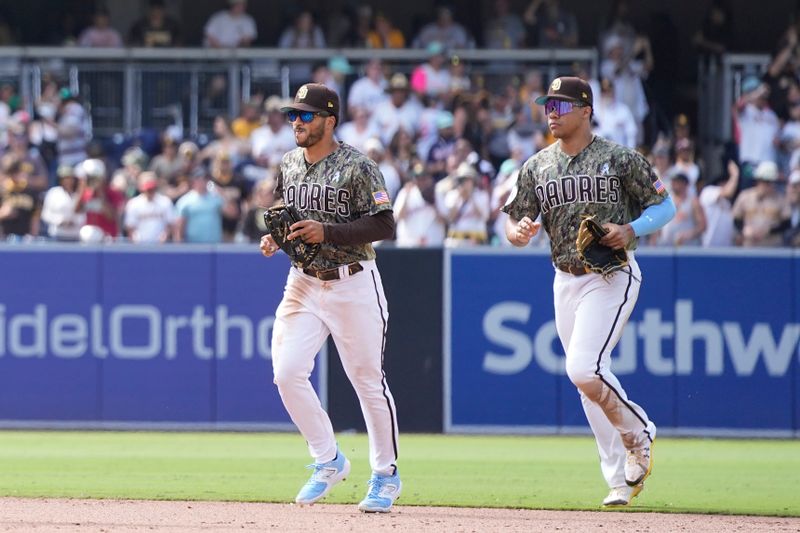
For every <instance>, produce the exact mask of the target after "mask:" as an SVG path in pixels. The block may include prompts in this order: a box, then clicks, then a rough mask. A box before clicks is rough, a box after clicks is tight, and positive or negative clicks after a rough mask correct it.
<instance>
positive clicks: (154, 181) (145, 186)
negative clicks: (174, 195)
mask: <svg viewBox="0 0 800 533" xmlns="http://www.w3.org/2000/svg"><path fill="white" fill-rule="evenodd" d="M156 188H158V178H157V177H156V174H155V172H149V171H148V172H142V173H141V174H139V190H140V191H142V192H145V191H152V190H153V189H156Z"/></svg>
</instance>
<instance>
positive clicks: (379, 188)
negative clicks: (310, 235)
mask: <svg viewBox="0 0 800 533" xmlns="http://www.w3.org/2000/svg"><path fill="white" fill-rule="evenodd" d="M275 196H276V197H278V196H280V197H282V198H283V201H284V202H285V203H286V205H293V206H295V207H296V208H297V209H298V210H299V211H300V214H301V215H302V216H303V217H304V218H308V219H311V220H317V221H319V222H322V223H323V224H330V223H334V224H341V223H344V222H351V221H353V220H356V219H358V218H361V217H363V216H369V215H374V214H376V213H379V212H380V211H384V210H386V209H392V203H391V200H390V199H389V195H388V194H387V192H386V185H385V184H384V182H383V175H382V174H381V171H380V170H378V165H377V164H376V163H375V162H374V161H373V160H371V159H369V158H368V157H367V156H365V155H364V154H362V153H361V152H359V151H358V150H356V149H355V148H353V147H352V146H350V145H348V144H345V143H340V146H339V149H338V150H336V151H334V152H333V153H331V154H330V155H328V156H327V157H325V158H324V159H322V160H321V161H317V162H316V163H314V164H313V165H310V166H309V165H308V164H307V163H306V160H305V156H304V155H303V149H302V148H299V147H298V148H295V149H294V150H292V151H290V152H287V153H286V155H284V156H283V160H282V161H281V165H280V168H279V171H278V178H277V185H276V187H275ZM370 259H375V250H374V249H373V248H372V243H364V244H358V245H346V246H343V245H338V244H332V243H328V242H323V243H322V248H321V249H320V252H319V254H318V255H317V257H316V258H315V259H314V262H313V263H312V264H311V268H314V269H319V270H326V269H329V268H336V267H338V266H341V265H345V264H347V263H352V262H354V261H365V260H370Z"/></svg>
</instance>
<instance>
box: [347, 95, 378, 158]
mask: <svg viewBox="0 0 800 533" xmlns="http://www.w3.org/2000/svg"><path fill="white" fill-rule="evenodd" d="M350 117H351V119H352V120H349V121H347V122H345V123H344V124H342V125H341V126H339V127H338V128H336V136H337V137H338V138H339V139H340V140H341V141H344V142H346V143H347V144H349V145H350V146H352V147H354V148H356V149H358V150H359V151H360V152H361V153H364V154H366V153H367V141H368V140H369V139H373V138H375V137H378V136H379V135H380V132H379V131H377V130H376V129H375V128H374V127H373V126H372V123H371V122H370V121H369V111H367V110H366V109H364V108H361V107H353V108H350ZM378 142H380V141H378Z"/></svg>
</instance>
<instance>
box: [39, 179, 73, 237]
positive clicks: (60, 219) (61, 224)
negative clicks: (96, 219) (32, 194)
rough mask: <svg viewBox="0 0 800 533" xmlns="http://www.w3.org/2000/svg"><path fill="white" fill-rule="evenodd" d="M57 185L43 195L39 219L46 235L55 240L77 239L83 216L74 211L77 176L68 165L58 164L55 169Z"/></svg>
mask: <svg viewBox="0 0 800 533" xmlns="http://www.w3.org/2000/svg"><path fill="white" fill-rule="evenodd" d="M56 175H57V176H58V185H56V186H54V187H51V188H50V189H49V190H48V191H47V194H45V196H44V203H43V205H42V216H41V220H42V222H43V223H44V225H45V228H46V232H47V235H48V237H50V238H51V239H55V240H57V241H77V240H78V231H79V230H80V228H81V226H82V225H83V218H82V216H80V215H79V214H78V213H76V212H75V202H76V201H77V200H78V197H77V195H78V178H76V177H75V170H74V169H73V168H72V167H71V166H69V165H59V167H58V170H57V171H56Z"/></svg>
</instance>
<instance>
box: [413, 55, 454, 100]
mask: <svg viewBox="0 0 800 533" xmlns="http://www.w3.org/2000/svg"><path fill="white" fill-rule="evenodd" d="M426 51H427V53H428V59H427V61H425V62H424V63H422V64H421V65H418V66H417V67H416V68H414V70H413V72H412V73H411V88H412V89H413V90H414V92H415V93H416V94H417V95H418V96H419V97H423V96H427V97H431V98H438V97H439V96H443V95H445V94H447V92H448V91H449V90H450V69H449V65H448V64H447V58H446V57H445V50H444V46H443V45H442V43H440V42H437V41H433V42H432V43H430V44H429V45H428V47H427V50H426Z"/></svg>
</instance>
